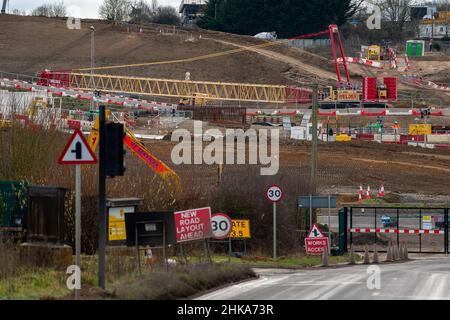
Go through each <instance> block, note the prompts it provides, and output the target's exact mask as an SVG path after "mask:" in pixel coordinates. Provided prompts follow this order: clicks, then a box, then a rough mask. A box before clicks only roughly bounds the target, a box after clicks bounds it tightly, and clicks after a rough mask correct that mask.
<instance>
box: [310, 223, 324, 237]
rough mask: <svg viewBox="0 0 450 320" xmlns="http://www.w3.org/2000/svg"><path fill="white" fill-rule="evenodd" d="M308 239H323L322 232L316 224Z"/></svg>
mask: <svg viewBox="0 0 450 320" xmlns="http://www.w3.org/2000/svg"><path fill="white" fill-rule="evenodd" d="M307 238H323V234H322V232H320V230H319V228H317V226H316V225H315V224H314V225H313V226H312V228H311V230H309V233H308V237H307Z"/></svg>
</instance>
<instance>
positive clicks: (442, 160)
mask: <svg viewBox="0 0 450 320" xmlns="http://www.w3.org/2000/svg"><path fill="white" fill-rule="evenodd" d="M174 145H175V143H173V142H169V141H161V142H152V143H148V147H149V149H150V150H151V151H152V152H154V154H155V155H157V156H158V157H161V159H162V160H163V161H165V162H166V163H167V164H168V165H170V166H171V167H172V168H173V169H174V170H175V171H176V172H177V173H179V174H180V175H181V176H183V174H184V173H188V172H189V173H192V172H195V175H196V176H197V177H199V178H200V177H201V176H203V177H205V179H208V181H215V179H216V173H217V166H215V165H213V166H187V165H183V166H180V167H177V166H175V165H174V164H173V163H172V162H171V160H170V153H171V151H172V148H173V147H174ZM205 146H206V145H205ZM310 150H311V145H310V144H309V143H304V142H282V145H281V146H280V158H279V159H280V168H281V169H280V171H282V170H284V169H290V170H293V171H297V170H298V171H297V172H298V175H299V177H303V178H304V179H309V172H310ZM318 150H319V157H318V186H319V187H318V190H319V192H320V193H328V192H330V191H332V192H333V193H337V194H340V193H346V194H348V193H350V194H352V193H354V195H355V199H353V201H357V198H356V196H357V193H358V190H359V186H360V185H361V184H364V185H371V186H373V187H374V188H378V187H379V186H380V185H381V184H384V185H385V188H386V191H387V193H389V194H393V195H396V194H408V195H413V196H412V197H413V198H414V195H416V196H417V199H416V200H420V197H421V196H422V197H423V196H429V197H427V199H428V200H427V201H430V202H433V201H434V202H442V201H443V199H446V201H450V180H449V179H448V175H449V173H450V162H449V159H450V151H444V150H426V151H424V150H418V149H417V148H415V147H404V146H394V145H380V144H378V143H371V142H351V143H342V144H340V143H335V144H325V143H321V144H320V145H319V148H318ZM249 167H250V166H248V165H240V166H238V165H232V166H231V165H230V166H227V165H225V169H224V174H225V175H226V174H227V172H228V173H230V174H236V173H238V172H245V171H246V170H249ZM256 167H258V166H256ZM276 178H277V177H274V179H276ZM209 179H211V180H209ZM394 198H395V197H394ZM349 200H351V199H349Z"/></svg>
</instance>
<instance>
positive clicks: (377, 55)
mask: <svg viewBox="0 0 450 320" xmlns="http://www.w3.org/2000/svg"><path fill="white" fill-rule="evenodd" d="M367 60H372V61H380V60H381V47H380V46H377V45H373V46H369V48H368V49H367Z"/></svg>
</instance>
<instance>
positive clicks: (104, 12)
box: [99, 0, 132, 22]
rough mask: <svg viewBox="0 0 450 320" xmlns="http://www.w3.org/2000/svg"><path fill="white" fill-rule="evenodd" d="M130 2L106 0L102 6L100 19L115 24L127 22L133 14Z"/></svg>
mask: <svg viewBox="0 0 450 320" xmlns="http://www.w3.org/2000/svg"><path fill="white" fill-rule="evenodd" d="M131 4H132V3H131V1H130V0H104V1H103V3H102V5H101V6H100V10H99V14H100V17H101V18H103V19H105V20H110V21H114V22H120V21H127V20H128V19H129V18H130V14H131V9H132V6H131Z"/></svg>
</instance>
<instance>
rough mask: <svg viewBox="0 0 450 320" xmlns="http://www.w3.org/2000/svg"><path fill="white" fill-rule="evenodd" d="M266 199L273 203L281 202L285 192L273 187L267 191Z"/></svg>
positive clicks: (275, 186)
mask: <svg viewBox="0 0 450 320" xmlns="http://www.w3.org/2000/svg"><path fill="white" fill-rule="evenodd" d="M266 197H267V199H269V201H271V202H279V201H280V200H281V199H282V198H283V190H281V188H280V187H279V186H277V185H274V186H271V187H270V188H269V189H267V193H266Z"/></svg>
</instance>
